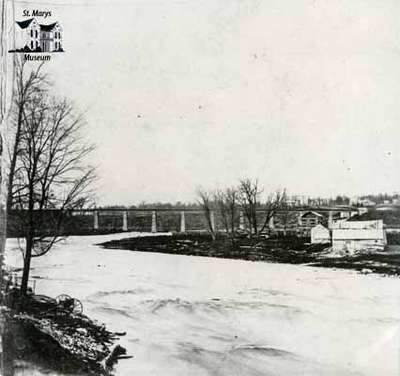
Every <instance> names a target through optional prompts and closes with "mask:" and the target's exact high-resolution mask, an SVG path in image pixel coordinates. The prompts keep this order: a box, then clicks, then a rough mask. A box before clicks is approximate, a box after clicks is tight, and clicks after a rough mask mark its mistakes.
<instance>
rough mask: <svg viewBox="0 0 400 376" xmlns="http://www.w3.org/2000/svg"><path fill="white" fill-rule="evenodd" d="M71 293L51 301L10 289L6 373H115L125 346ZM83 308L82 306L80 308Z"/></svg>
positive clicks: (6, 318)
mask: <svg viewBox="0 0 400 376" xmlns="http://www.w3.org/2000/svg"><path fill="white" fill-rule="evenodd" d="M77 302H79V301H77V300H76V299H74V298H71V297H69V296H67V295H64V296H62V297H61V298H58V299H53V298H50V297H48V296H45V295H35V294H29V295H27V296H26V297H24V298H22V297H21V296H20V293H19V289H16V288H11V289H9V291H7V293H6V296H5V302H4V303H5V306H6V307H7V310H6V311H5V312H4V319H5V332H4V334H3V339H2V340H3V347H4V355H3V356H4V357H3V359H4V361H3V364H4V376H13V375H15V374H19V373H18V372H21V373H22V374H24V371H23V369H24V368H27V369H28V370H29V369H31V366H30V365H32V366H34V367H35V368H38V369H42V370H47V371H44V373H46V372H56V374H71V375H98V376H99V375H104V376H110V375H112V374H113V372H112V371H113V367H114V365H115V363H117V361H118V359H120V358H125V357H126V350H125V349H124V348H123V347H122V346H120V345H118V344H117V345H115V343H116V342H117V340H118V338H119V336H121V335H124V334H125V333H113V332H110V331H109V330H107V329H106V327H105V326H104V325H102V324H100V323H98V322H96V321H95V320H92V319H91V318H89V317H88V316H86V315H84V314H83V313H82V312H81V308H82V306H81V303H80V302H79V305H78V303H77ZM77 307H79V309H78V310H76V308H77Z"/></svg>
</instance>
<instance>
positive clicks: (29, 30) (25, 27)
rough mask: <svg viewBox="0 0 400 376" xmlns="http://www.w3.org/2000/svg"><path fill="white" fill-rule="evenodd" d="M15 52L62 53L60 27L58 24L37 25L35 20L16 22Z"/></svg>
mask: <svg viewBox="0 0 400 376" xmlns="http://www.w3.org/2000/svg"><path fill="white" fill-rule="evenodd" d="M16 24H17V26H16V28H15V51H16V52H62V51H63V42H62V27H61V25H60V24H59V23H58V22H54V23H52V24H50V25H43V24H39V23H38V22H37V21H36V19H35V18H30V19H28V20H24V21H16Z"/></svg>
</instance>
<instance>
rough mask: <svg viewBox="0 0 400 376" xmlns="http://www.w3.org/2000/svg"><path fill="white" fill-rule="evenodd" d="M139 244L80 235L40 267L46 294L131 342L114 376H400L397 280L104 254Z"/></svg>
mask: <svg viewBox="0 0 400 376" xmlns="http://www.w3.org/2000/svg"><path fill="white" fill-rule="evenodd" d="M135 235H137V234H134V233H130V234H114V235H106V236H86V237H70V238H68V239H67V240H66V241H65V242H64V243H63V244H59V245H57V247H56V248H55V249H54V250H52V251H51V252H50V253H49V254H47V255H46V256H43V257H40V258H37V259H34V260H33V263H32V267H33V269H32V272H31V276H32V278H35V279H36V281H37V282H36V293H38V294H46V295H49V296H53V297H55V296H56V295H58V294H61V293H66V294H69V295H71V296H74V297H77V298H79V299H80V300H81V301H82V303H83V305H84V313H86V314H87V315H89V316H90V317H92V318H95V319H98V320H99V321H101V322H104V323H105V324H106V325H107V327H108V328H109V329H110V330H115V331H126V332H127V335H126V336H125V337H122V339H121V344H122V345H123V346H124V347H126V348H127V350H128V353H129V354H130V355H133V358H131V359H127V360H122V361H120V362H119V364H118V365H117V368H116V375H118V376H120V375H123V376H131V375H140V376H150V375H154V376H236V375H237V376H239V375H240V376H243V375H246V376H268V375H285V376H288V375H309V376H311V375H324V376H329V375H338V376H339V375H340V376H343V375H377V376H378V375H379V376H381V375H399V374H400V351H399V350H400V348H399V347H400V340H399V338H400V336H399V323H400V309H399V308H400V283H399V282H400V281H399V279H397V278H388V277H382V276H378V275H372V274H371V275H360V274H357V273H356V272H354V271H346V270H332V269H323V268H313V267H307V266H301V265H287V264H270V263H263V262H249V261H242V260H227V259H216V258H208V257H193V256H182V255H176V256H175V255H167V254H160V253H140V252H130V251H123V250H105V249H102V248H100V247H98V246H96V245H95V244H96V243H99V242H103V241H107V240H111V239H118V238H123V237H127V236H135ZM16 247H17V241H16V240H15V239H9V240H8V243H7V255H6V260H7V264H9V265H12V266H19V267H20V266H21V265H22V261H21V257H20V252H19V251H16V250H15V249H16ZM20 374H21V375H23V374H24V375H30V376H32V375H42V372H40V371H39V370H34V369H30V370H28V371H26V372H23V371H21V373H20ZM47 374H48V373H47Z"/></svg>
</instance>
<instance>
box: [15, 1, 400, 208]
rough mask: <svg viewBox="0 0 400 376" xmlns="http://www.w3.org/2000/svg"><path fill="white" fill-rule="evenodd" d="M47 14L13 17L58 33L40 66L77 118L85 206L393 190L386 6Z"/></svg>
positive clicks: (394, 122) (393, 81)
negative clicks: (87, 154) (93, 184)
mask: <svg viewBox="0 0 400 376" xmlns="http://www.w3.org/2000/svg"><path fill="white" fill-rule="evenodd" d="M55 3H56V1H55ZM36 4H37V3H36ZM58 4H59V5H57V6H55V5H49V3H47V4H46V3H44V4H42V5H40V6H39V5H38V6H34V7H32V6H31V5H28V3H26V4H23V3H18V6H17V8H16V18H17V20H20V19H22V17H21V15H22V9H34V8H37V9H43V10H51V11H52V17H51V19H49V18H47V19H46V20H43V19H41V18H39V19H38V20H39V21H40V22H41V23H50V22H54V21H56V20H57V21H59V22H60V23H61V24H62V26H63V28H64V48H65V50H66V52H65V54H62V55H58V56H55V57H53V58H52V59H53V60H52V61H51V62H50V63H48V64H47V65H48V67H49V69H50V71H51V72H52V74H53V78H54V81H55V83H56V86H57V91H58V92H59V93H60V94H62V95H65V96H67V97H69V98H71V99H72V100H74V101H75V102H76V103H77V104H78V106H79V107H80V109H82V110H86V109H87V110H88V113H87V122H88V136H89V137H90V138H91V139H92V140H93V141H94V142H95V143H96V144H97V145H98V149H97V152H96V158H95V161H96V164H97V165H98V167H99V175H100V178H101V180H100V184H99V203H101V204H112V203H122V204H133V203H138V202H141V201H143V200H145V201H177V200H180V201H188V200H192V199H193V198H194V190H195V187H196V186H197V185H199V184H201V185H203V186H205V187H208V188H214V187H222V186H226V185H232V184H235V183H236V182H237V180H238V179H239V178H240V177H258V178H259V180H260V182H262V183H263V184H264V185H265V186H266V187H267V189H276V188H278V187H286V188H287V189H288V190H289V192H290V193H292V194H309V195H313V196H316V195H320V196H330V195H336V194H348V195H353V194H359V193H367V192H381V191H382V192H393V191H400V173H399V167H400V148H399V144H400V137H399V136H400V128H399V120H400V22H399V19H400V1H398V0H393V1H391V0H363V1H358V0H335V1H330V0H329V1H328V0H326V1H323V0H252V1H250V0H197V1H195V0H190V1H189V0H177V1H174V0H169V1H168V0H164V1H161V0H131V1H121V0H119V1H118V0H114V1H112V2H110V3H108V2H107V1H104V0H102V1H94V0H93V1H90V2H86V3H85V2H81V1H76V2H73V1H68V0H64V1H61V0H59V3H58ZM53 56H54V55H53Z"/></svg>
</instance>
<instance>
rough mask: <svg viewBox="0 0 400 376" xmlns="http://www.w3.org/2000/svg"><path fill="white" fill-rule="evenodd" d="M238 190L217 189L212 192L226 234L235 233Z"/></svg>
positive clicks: (232, 234)
mask: <svg viewBox="0 0 400 376" xmlns="http://www.w3.org/2000/svg"><path fill="white" fill-rule="evenodd" d="M238 196H239V195H238V191H237V189H236V188H227V189H225V190H217V191H216V192H215V194H214V197H215V203H216V206H217V208H218V211H219V214H220V216H221V218H222V222H223V225H224V227H225V231H226V233H227V234H230V235H231V237H234V235H235V223H236V220H237V217H238V207H237V206H238Z"/></svg>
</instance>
